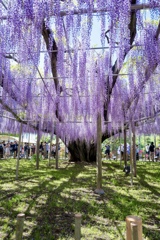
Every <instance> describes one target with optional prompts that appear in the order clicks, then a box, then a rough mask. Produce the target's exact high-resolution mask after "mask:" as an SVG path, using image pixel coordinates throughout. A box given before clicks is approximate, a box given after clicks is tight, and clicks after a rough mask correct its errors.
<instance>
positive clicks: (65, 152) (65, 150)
mask: <svg viewBox="0 0 160 240" xmlns="http://www.w3.org/2000/svg"><path fill="white" fill-rule="evenodd" d="M64 144H65V147H64V159H65V161H66V154H67V146H66V137H65V141H64Z"/></svg>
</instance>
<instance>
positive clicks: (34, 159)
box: [31, 154, 42, 161]
mask: <svg viewBox="0 0 160 240" xmlns="http://www.w3.org/2000/svg"><path fill="white" fill-rule="evenodd" d="M31 160H33V161H36V160H37V155H36V154H33V155H32V157H31ZM39 160H40V161H42V155H41V154H39Z"/></svg>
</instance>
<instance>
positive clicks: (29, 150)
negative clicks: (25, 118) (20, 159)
mask: <svg viewBox="0 0 160 240" xmlns="http://www.w3.org/2000/svg"><path fill="white" fill-rule="evenodd" d="M29 144H30V131H29V126H28V154H27V156H28V159H29V157H30V156H31V148H30V146H29Z"/></svg>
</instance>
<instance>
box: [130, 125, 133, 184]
mask: <svg viewBox="0 0 160 240" xmlns="http://www.w3.org/2000/svg"><path fill="white" fill-rule="evenodd" d="M132 139H133V133H132V125H131V126H130V175H131V186H133V146H132Z"/></svg>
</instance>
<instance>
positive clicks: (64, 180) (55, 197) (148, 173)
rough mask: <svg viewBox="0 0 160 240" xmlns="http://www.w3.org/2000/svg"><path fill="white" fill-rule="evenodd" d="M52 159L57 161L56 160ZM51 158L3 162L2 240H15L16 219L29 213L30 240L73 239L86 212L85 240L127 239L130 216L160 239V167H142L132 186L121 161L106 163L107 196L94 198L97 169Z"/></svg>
mask: <svg viewBox="0 0 160 240" xmlns="http://www.w3.org/2000/svg"><path fill="white" fill-rule="evenodd" d="M52 161H53V160H52ZM54 165H55V163H54V164H53V165H52V167H50V168H49V167H48V162H47V160H42V161H40V169H39V170H36V169H35V161H30V160H20V169H19V180H18V181H17V180H15V167H16V160H14V159H11V160H0V174H1V175H0V239H1V240H9V239H11V240H12V239H15V225H16V216H17V214H18V213H20V212H23V213H25V216H26V217H25V225H24V238H23V239H25V240H56V239H57V240H58V239H65V240H66V239H71V240H72V239H74V215H75V213H78V212H80V213H81V214H82V240H84V239H85V240H89V239H90V240H93V239H97V240H98V239H99V240H100V239H115V240H120V239H122V240H123V239H125V228H126V224H125V218H126V216H127V215H136V216H140V217H141V218H142V222H143V237H144V239H145V240H159V239H160V164H159V162H158V163H152V162H141V161H139V162H138V163H137V173H138V175H137V178H134V180H133V181H134V185H133V186H132V187H131V185H130V176H125V175H124V172H123V171H122V167H120V165H119V162H118V161H117V162H116V161H106V160H105V161H104V162H103V189H104V191H105V194H104V195H103V196H99V195H96V194H94V190H95V188H96V166H95V165H89V164H71V163H70V164H68V163H67V162H64V161H62V160H61V161H60V168H59V169H58V170H56V169H55V168H54Z"/></svg>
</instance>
